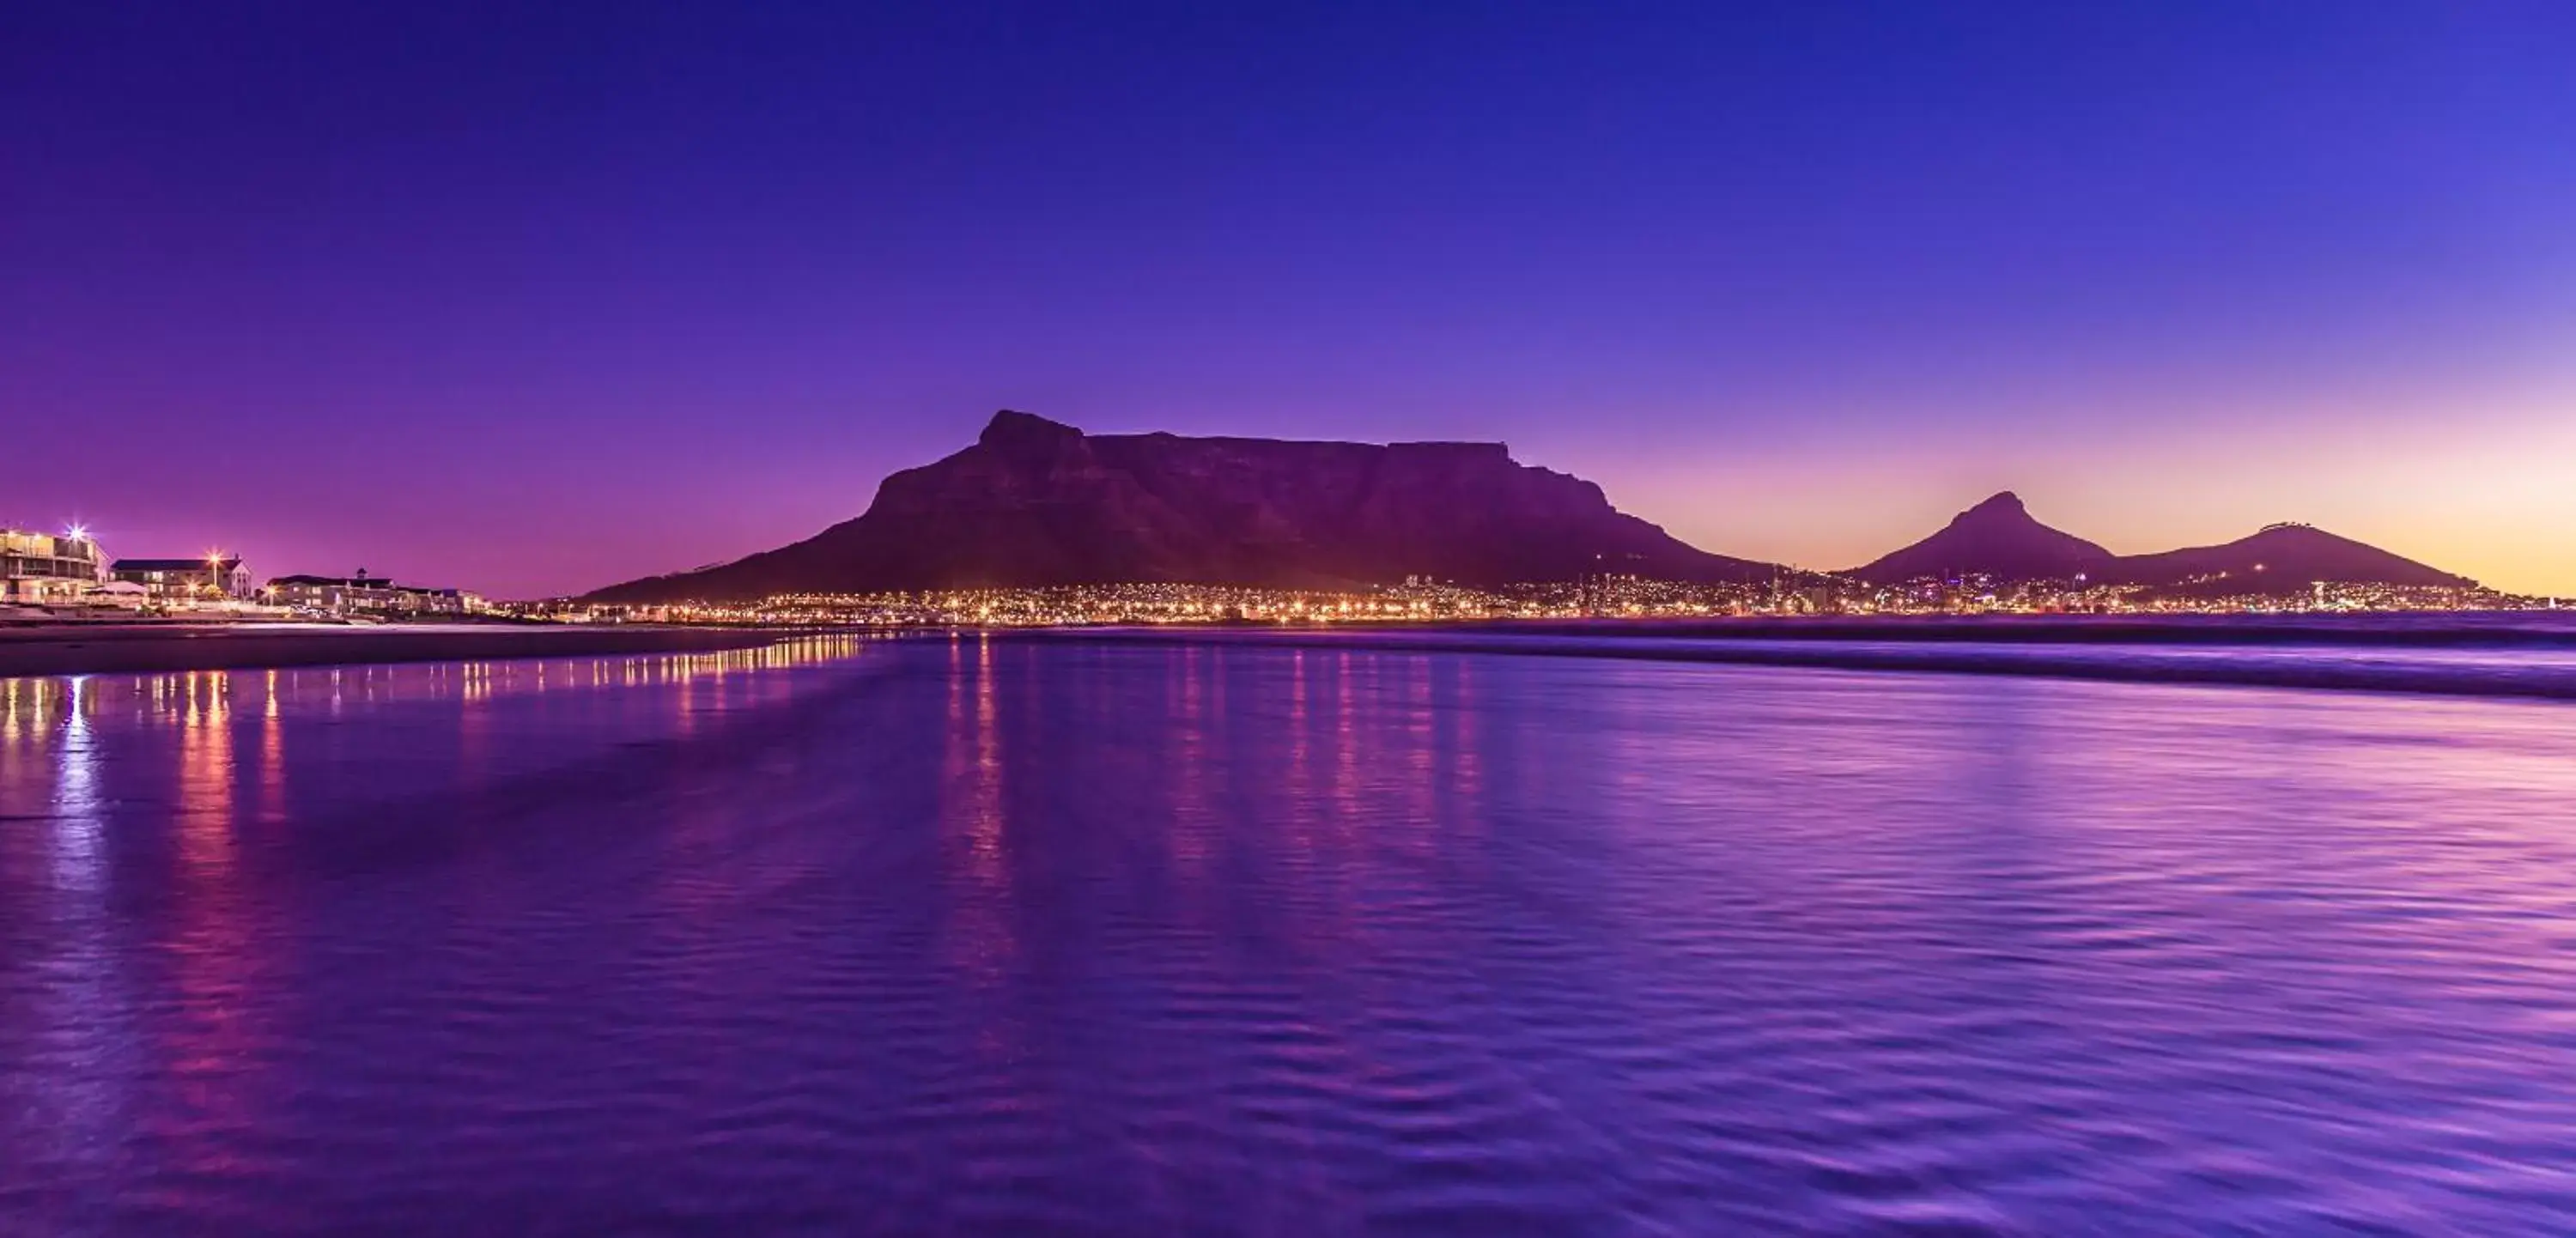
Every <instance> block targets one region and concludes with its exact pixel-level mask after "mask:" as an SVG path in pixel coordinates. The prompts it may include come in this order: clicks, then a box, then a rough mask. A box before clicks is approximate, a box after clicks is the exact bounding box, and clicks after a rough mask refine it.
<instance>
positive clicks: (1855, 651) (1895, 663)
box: [1016, 628, 2576, 702]
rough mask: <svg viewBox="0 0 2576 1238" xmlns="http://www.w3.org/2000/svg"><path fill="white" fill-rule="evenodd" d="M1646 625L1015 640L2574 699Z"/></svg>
mask: <svg viewBox="0 0 2576 1238" xmlns="http://www.w3.org/2000/svg"><path fill="white" fill-rule="evenodd" d="M1648 635H1650V634H1647V633H1636V634H1633V636H1629V637H1622V636H1605V635H1604V634H1602V633H1598V632H1587V633H1567V632H1563V631H1558V632H1527V631H1523V632H1518V633H1513V632H1498V631H1494V630H1491V629H1483V630H1478V629H1466V628H1455V629H1449V630H1447V631H1445V632H1442V631H1421V632H1402V631H1397V630H1390V629H1378V630H1375V631H1367V630H1350V629H1344V630H1341V631H1333V632H1325V631H1313V630H1308V631H1302V632H1301V631H1295V630H1273V631H1240V632H1236V633H1231V634H1227V635H1215V634H1210V633H1199V634H1182V633H1178V632H1167V631H1163V630H1156V629H1145V630H1139V629H1133V628H1126V629H1089V630H1075V629H1055V630H1050V631H1038V630H1030V631H1026V632H1024V633H1020V634H1018V635H1017V637H1016V638H1017V639H1022V640H1031V641H1043V642H1056V643H1067V644H1075V643H1091V644H1100V645H1128V646H1142V647H1152V646H1166V647H1171V646H1183V645H1197V646H1201V647H1207V648H1222V647H1228V646H1231V647H1234V648H1245V649H1263V648H1267V649H1313V650H1339V651H1363V652H1377V653H1439V654H1470V655H1478V654H1481V655H1502V656H1509V657H1546V658H1589V659H1614V660H1621V661H1636V662H1670V663H1688V664H1699V665H1714V666H1749V667H1777V668H1795V669H1808V670H1833V671H1853V672H1867V673H1883V672H1894V673H1900V674H1934V675H1973V676H2001V677H2008V678H2033V679H2061V680H2087V681H2094V682H2104V683H2137V684H2166V685H2191V686H2201V687H2241V688H2289V689H2304V690H2317V691H2329V692H2370V693H2397V694H2407V695H2421V696H2456V697H2481V698H2512V699H2521V700H2534V701H2555V702H2568V701H2576V669H2571V668H2568V667H2565V666H2560V665H2538V666H2530V667H2512V666H2477V665H2461V664H2455V663H2441V662H2428V663H2422V664H2411V665H2410V664H2392V663H2387V662H2381V661H2365V660H2359V659H2352V658H2347V657H2342V656H2329V657H2322V658H2307V657H2300V658H2282V657H2278V656H2273V657H2268V658H2267V657H2266V656H2264V655H2265V654H2267V653H2271V654H2278V653H2281V652H2286V651H2282V650H2278V649H2277V648H2276V649H2271V650H2261V649H2257V650H2246V651H2243V652H2244V654H2245V655H2246V656H2234V657H2226V658H2194V657H2172V656H2155V655H2154V651H2156V650H2157V649H2158V646H2157V645H2155V644H2154V643H2151V642H2150V643H2141V644H2137V645H2133V646H2131V648H2132V649H2134V650H2135V651H2137V652H2138V653H2139V654H2145V655H2148V656H2141V657H2130V658H2125V659H2123V658H2118V657H2104V656H2100V652H2097V651H2104V649H2103V646H2100V645H2093V646H2089V647H2083V646H2078V645H2058V646H2055V647H2052V646H2051V645H2050V644H2047V643H2027V644H2021V645H2019V646H2018V647H2015V648H2011V649H2009V650H2004V651H1997V650H1992V649H1988V650H1978V649H1973V648H1969V647H1964V646H1962V645H1960V644H1958V643H1956V642H1945V641H1927V642H1923V643H1921V644H1913V645H1908V644H1906V643H1903V642H1890V641H1880V642H1868V641H1858V640H1849V641H1845V642H1842V643H1836V642H1832V641H1785V640H1781V641H1771V642H1768V643H1766V642H1764V641H1761V640H1725V639H1706V638H1696V637H1677V638H1670V639H1665V640H1653V639H1636V638H1635V637H1644V636H1648Z"/></svg>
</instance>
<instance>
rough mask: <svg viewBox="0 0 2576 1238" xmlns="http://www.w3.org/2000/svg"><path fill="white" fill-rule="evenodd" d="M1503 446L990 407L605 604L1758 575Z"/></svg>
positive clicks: (1762, 573)
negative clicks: (1085, 422) (831, 495)
mask: <svg viewBox="0 0 2576 1238" xmlns="http://www.w3.org/2000/svg"><path fill="white" fill-rule="evenodd" d="M1781 570H1783V569H1781V568H1778V567H1777V566H1776V565H1772V564H1766V563H1756V562H1753V561H1750V560H1744V559H1734V558H1729V557H1727V556H1724V555H1715V554H1710V553H1708V552H1706V551H1702V550H1699V549H1696V548H1694V547H1691V546H1689V545H1686V544H1684V543H1683V542H1681V541H1680V540H1679V539H1676V538H1674V537H1673V536H1671V535H1670V534H1668V533H1666V532H1664V530H1663V529H1662V528H1660V527H1659V526H1656V525H1654V524H1651V523H1648V522H1647V521H1644V520H1641V519H1639V518H1637V517H1635V516H1632V515H1629V514H1627V513H1624V512H1621V511H1619V510H1618V509H1616V508H1614V507H1612V506H1611V504H1610V501H1609V498H1608V496H1607V495H1605V494H1604V493H1603V492H1602V490H1601V487H1599V486H1598V485H1595V484H1593V483H1592V482H1589V481H1586V480H1584V479H1582V478H1579V477H1574V476H1572V475H1570V474H1565V473H1558V472H1555V471H1553V470H1549V469H1544V468H1539V467H1536V466H1531V465H1524V464H1521V463H1519V462H1518V461H1515V460H1514V459H1513V458H1512V456H1511V449H1510V448H1509V446H1507V445H1506V444H1503V443H1469V442H1409V443H1384V444H1375V443H1342V442H1330V441H1299V440H1280V439H1258V438H1228V437H1189V436H1183V435H1177V434H1170V433H1166V432H1161V431H1156V432H1152V433H1145V434H1105V435H1094V434H1086V433H1084V432H1083V431H1081V430H1079V429H1077V428H1075V427H1073V426H1069V425H1065V424H1063V423H1060V422H1055V421H1051V420H1048V419H1047V418H1044V417H1040V416H1037V415H1035V414H1031V413H1024V412H1019V411H1016V410H1010V409H1005V410H1002V411H1001V412H998V413H996V414H994V416H993V418H992V420H991V421H990V422H988V423H987V424H986V425H985V427H984V430H983V432H982V433H981V434H979V435H978V436H977V437H976V440H975V443H974V444H973V445H972V446H969V447H967V448H964V449H963V450H960V451H958V452H955V453H953V454H951V455H949V456H947V457H944V458H942V459H940V460H937V461H934V462H932V463H930V464H925V465H920V466H916V467H914V468H909V469H904V470H900V471H898V472H896V473H894V474H891V475H889V476H888V477H886V478H885V480H884V481H882V482H881V483H879V485H878V487H877V493H876V497H875V499H874V500H873V501H872V502H871V503H870V504H869V505H868V508H867V510H866V511H865V512H863V513H861V514H860V515H859V516H857V517H855V518H853V519H851V520H846V521H843V522H841V523H839V524H836V525H833V526H831V527H830V528H827V529H825V530H823V531H822V532H821V533H818V534H816V535H814V536H813V537H810V538H807V539H805V540H803V541H800V542H796V543H792V544H790V545H787V546H782V547H779V548H778V549H775V550H770V551H763V552H760V553H758V554H753V555H749V556H745V557H744V558H741V559H737V560H734V561H732V562H729V563H725V564H722V565H719V566H717V567H713V568H708V569H703V570H699V571H694V572H684V573H678V574H674V575H670V576H657V577H648V578H645V579H643V580H636V581H628V582H626V583H624V584H619V585H612V586H609V587H608V588H606V589H602V590H598V591H596V592H594V593H592V594H589V595H588V597H589V598H590V599H592V600H595V601H603V602H658V601H676V600H703V601H724V600H740V599H749V598H757V597H763V596H769V595H772V594H777V593H822V592H833V593H865V592H893V591H905V590H920V589H954V588H978V587H1033V586H1047V585H1071V584H1097V583H1111V582H1117V583H1157V582H1168V583H1192V584H1241V585H1257V586H1269V587H1293V588H1339V587H1351V586H1358V585H1367V584H1391V583H1397V582H1400V581H1402V580H1404V579H1405V578H1406V577H1408V576H1427V577H1433V578H1437V579H1441V580H1451V581H1457V582H1460V583H1465V584H1481V585H1498V584H1507V583H1512V582H1514V581H1517V580H1548V579H1573V578H1575V577H1578V576H1582V575H1585V574H1589V573H1594V572H1601V571H1623V572H1633V573H1636V574H1639V575H1650V576H1658V577H1665V578H1670V579H1681V580H1705V581H1752V580H1758V579H1766V578H1768V577H1770V576H1772V575H1774V574H1776V573H1778V572H1779V571H1781Z"/></svg>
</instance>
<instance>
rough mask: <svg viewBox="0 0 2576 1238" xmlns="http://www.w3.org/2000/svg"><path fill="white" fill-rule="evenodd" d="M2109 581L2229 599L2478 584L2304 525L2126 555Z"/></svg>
mask: <svg viewBox="0 0 2576 1238" xmlns="http://www.w3.org/2000/svg"><path fill="white" fill-rule="evenodd" d="M2105 578H2106V579H2108V580H2110V581H2112V582H2114V583H2119V584H2137V585H2155V586H2158V587H2161V588H2174V587H2178V586H2181V585H2183V584H2185V583H2186V582H2190V581H2195V580H2205V581H2209V582H2210V584H2211V585H2212V587H2219V588H2223V589H2224V591H2226V592H2229V593H2275V592H2297V591H2300V590H2304V589H2306V588H2307V587H2308V586H2309V584H2310V583H2311V582H2314V581H2320V580H2328V581H2337V582H2345V583H2368V584H2384V585H2412V586H2427V587H2452V588H2470V587H2473V586H2475V585H2476V583H2477V582H2476V581H2473V580H2470V579H2469V578H2467V577H2465V576H2454V575H2452V574H2450V573H2449V572H2444V571H2440V570H2437V569H2435V568H2430V567H2426V566H2425V565H2423V564H2421V563H2417V562H2416V561H2414V560H2413V559H2407V558H2401V557H2399V556H2397V555H2393V554H2390V553H2389V552H2387V551H2385V550H2381V549H2379V548H2378V547H2376V546H2367V545H2364V544H2362V543H2360V542H2356V541H2354V540H2352V539H2351V538H2348V537H2337V536H2335V535H2334V534H2332V533H2328V532H2326V531H2325V530H2323V529H2317V528H2311V527H2309V526H2307V525H2303V524H2276V525H2273V526H2271V527H2269V528H2267V529H2264V530H2263V531H2262V532H2260V533H2256V534H2254V535H2253V536H2251V537H2240V538H2238V539H2236V540H2235V541H2232V542H2228V543H2226V544H2225V545H2221V546H2195V547H2192V548H2190V549H2187V550H2168V551H2165V552H2164V553H2162V554H2151V555H2128V556H2125V557H2123V558H2121V559H2120V560H2119V562H2118V563H2116V564H2114V565H2113V566H2112V567H2111V568H2110V569H2109V571H2108V572H2107V573H2106V577H2105ZM2221 579H2223V581H2224V584H2223V585H2221V584H2220V583H2219V582H2220V580H2221Z"/></svg>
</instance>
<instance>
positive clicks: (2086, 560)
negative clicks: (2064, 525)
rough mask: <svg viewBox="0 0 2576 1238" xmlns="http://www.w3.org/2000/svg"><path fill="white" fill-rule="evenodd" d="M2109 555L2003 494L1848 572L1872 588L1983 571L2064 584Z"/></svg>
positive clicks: (2008, 493)
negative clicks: (2036, 516)
mask: <svg viewBox="0 0 2576 1238" xmlns="http://www.w3.org/2000/svg"><path fill="white" fill-rule="evenodd" d="M2112 558H2113V555H2112V554H2111V552H2110V551H2108V550H2105V549H2103V548H2102V547H2100V546H2096V545H2094V544H2093V543H2091V542H2088V541H2085V540H2084V539H2083V538H2080V537H2077V536H2075V535H2074V534H2072V533H2065V532H2061V531H2059V530H2056V529H2052V528H2050V527H2048V526H2047V525H2044V524H2041V523H2040V522H2039V521H2038V520H2036V519H2034V518H2033V517H2032V516H2031V514H2030V509H2029V508H2027V507H2025V506H2023V505H2022V501H2021V496H2019V495H2016V494H2014V493H2013V492H2011V491H2009V490H2007V491H2004V492H2003V493H2001V494H1998V495H1995V496H1994V497H1992V498H1990V499H1987V500H1986V501H1985V502H1983V503H1979V504H1977V505H1976V506H1975V507H1971V508H1969V509H1968V510H1966V511H1964V512H1961V513H1959V514H1958V515H1957V516H1955V517H1952V518H1951V520H1950V523H1949V524H1948V525H1947V526H1946V527H1944V528H1943V529H1942V530H1941V531H1940V532H1938V533H1935V534H1933V535H1932V536H1930V537H1927V538H1924V539H1923V540H1922V541H1919V542H1916V543H1914V544H1913V545H1911V546H1908V547H1906V548H1904V549H1902V550H1899V551H1896V552H1894V553H1892V554H1889V555H1886V556H1883V557H1881V558H1879V559H1876V560H1873V561H1871V562H1870V563H1868V564H1866V565H1864V566H1861V567H1857V568H1854V569H1852V571H1851V574H1852V575H1854V576H1858V577H1859V578H1861V579H1862V580H1866V581H1869V582H1871V583H1873V584H1895V583H1899V582H1902V581H1908V580H1914V579H1917V578H1920V577H1925V576H1941V577H1950V576H1961V575H1968V574H1973V573H1978V572H1983V573H1986V574H1988V575H1991V576H1994V577H1996V578H1997V579H2001V580H2063V579H2070V578H2072V577H2074V576H2076V575H2079V574H2084V573H2090V572H2094V571H2097V570H2099V569H2100V568H2101V567H2103V566H2104V565H2106V564H2108V563H2109V562H2111V560H2112Z"/></svg>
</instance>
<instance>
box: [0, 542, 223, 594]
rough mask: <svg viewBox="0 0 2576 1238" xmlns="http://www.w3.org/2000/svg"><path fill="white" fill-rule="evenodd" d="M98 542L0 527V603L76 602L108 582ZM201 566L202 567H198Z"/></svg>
mask: <svg viewBox="0 0 2576 1238" xmlns="http://www.w3.org/2000/svg"><path fill="white" fill-rule="evenodd" d="M104 562H105V558H104V556H102V555H101V554H100V553H99V549H98V543H97V542H94V541H91V540H90V539H89V537H88V535H86V534H84V533H82V532H80V531H79V530H77V529H75V530H73V531H72V532H69V533H64V534H53V533H30V532H28V531H26V530H24V529H5V528H0V602H24V603H33V604H38V605H43V604H49V603H61V602H76V601H79V600H80V597H81V595H82V594H85V593H88V592H89V591H91V590H93V589H96V588H98V586H99V585H100V584H101V583H103V582H105V581H106V579H107V574H106V572H105V571H104V570H103V569H102V567H101V565H102V564H103V563H104ZM200 566H202V565H200Z"/></svg>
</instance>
